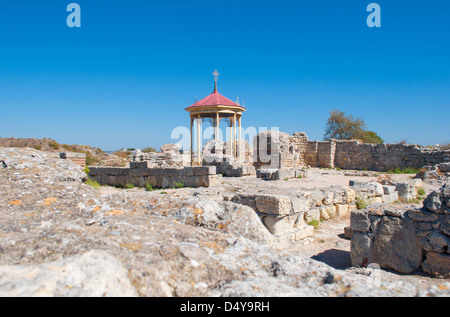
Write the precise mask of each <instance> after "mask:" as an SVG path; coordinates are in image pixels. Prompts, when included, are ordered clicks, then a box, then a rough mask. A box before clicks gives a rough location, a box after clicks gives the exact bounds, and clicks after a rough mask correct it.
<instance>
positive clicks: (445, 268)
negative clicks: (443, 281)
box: [422, 252, 450, 278]
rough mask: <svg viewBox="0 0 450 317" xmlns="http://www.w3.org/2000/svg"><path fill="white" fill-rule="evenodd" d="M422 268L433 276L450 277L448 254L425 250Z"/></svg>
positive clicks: (449, 258)
mask: <svg viewBox="0 0 450 317" xmlns="http://www.w3.org/2000/svg"><path fill="white" fill-rule="evenodd" d="M422 270H423V271H424V272H427V273H429V274H431V275H434V276H439V277H444V278H449V277H450V255H449V254H445V253H437V252H427V254H426V260H425V261H424V262H423V263H422Z"/></svg>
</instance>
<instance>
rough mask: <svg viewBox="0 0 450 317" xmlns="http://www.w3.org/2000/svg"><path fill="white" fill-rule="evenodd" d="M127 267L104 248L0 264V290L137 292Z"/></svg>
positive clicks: (26, 293) (20, 293)
mask: <svg viewBox="0 0 450 317" xmlns="http://www.w3.org/2000/svg"><path fill="white" fill-rule="evenodd" d="M127 274H128V271H127V270H126V269H125V268H124V267H123V265H122V264H121V263H120V262H119V261H118V260H117V259H115V258H114V257H113V256H111V255H110V254H108V253H107V252H105V251H99V250H93V251H89V252H87V253H85V254H83V255H81V256H74V257H70V258H65V259H61V260H58V261H54V262H50V263H44V264H35V265H13V266H12V265H3V266H0V294H1V295H2V296H7V297H49V296H50V297H68V296H70V297H105V296H107V297H130V296H137V292H136V289H135V288H134V287H133V285H132V284H131V282H130V280H129V279H128V276H127Z"/></svg>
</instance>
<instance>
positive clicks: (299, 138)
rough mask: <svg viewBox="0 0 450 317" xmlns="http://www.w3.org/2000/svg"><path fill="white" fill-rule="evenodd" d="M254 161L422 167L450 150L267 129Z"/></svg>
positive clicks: (449, 157)
mask: <svg viewBox="0 0 450 317" xmlns="http://www.w3.org/2000/svg"><path fill="white" fill-rule="evenodd" d="M254 154H255V157H254V164H255V167H256V168H257V169H260V168H269V167H270V168H293V167H302V166H305V165H310V166H312V167H325V168H334V167H339V168H342V169H356V170H372V171H389V170H391V169H395V168H404V167H413V168H421V167H423V166H427V165H435V164H439V163H444V162H450V150H446V151H443V150H435V149H429V148H427V147H424V146H419V145H416V144H400V143H399V144H397V143H396V144H367V143H362V142H361V141H359V140H351V141H342V140H331V141H310V140H308V137H307V136H306V135H305V134H304V133H299V132H296V133H294V134H293V135H291V136H289V135H288V134H287V133H283V132H277V131H265V132H263V133H260V134H258V135H257V136H256V137H255V141H254Z"/></svg>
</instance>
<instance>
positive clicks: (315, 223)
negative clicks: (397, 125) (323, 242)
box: [308, 219, 320, 229]
mask: <svg viewBox="0 0 450 317" xmlns="http://www.w3.org/2000/svg"><path fill="white" fill-rule="evenodd" d="M308 225H310V226H313V227H314V229H317V228H319V226H320V222H319V220H317V219H313V220H311V221H310V222H308Z"/></svg>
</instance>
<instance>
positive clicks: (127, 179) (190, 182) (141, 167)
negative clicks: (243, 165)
mask: <svg viewBox="0 0 450 317" xmlns="http://www.w3.org/2000/svg"><path fill="white" fill-rule="evenodd" d="M89 177H90V178H92V179H94V180H96V181H97V182H99V183H100V184H102V185H110V186H126V185H128V184H132V185H134V186H137V187H145V186H147V185H148V184H150V185H151V186H152V187H153V188H170V187H174V186H177V185H182V186H186V187H209V186H214V185H217V184H220V183H221V181H222V175H217V174H216V168H215V167H214V166H196V167H184V168H148V162H145V161H144V162H130V168H115V167H91V168H90V171H89Z"/></svg>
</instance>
